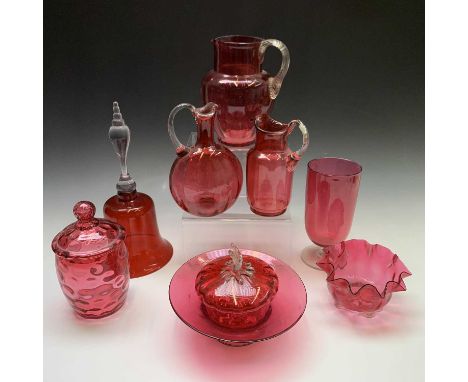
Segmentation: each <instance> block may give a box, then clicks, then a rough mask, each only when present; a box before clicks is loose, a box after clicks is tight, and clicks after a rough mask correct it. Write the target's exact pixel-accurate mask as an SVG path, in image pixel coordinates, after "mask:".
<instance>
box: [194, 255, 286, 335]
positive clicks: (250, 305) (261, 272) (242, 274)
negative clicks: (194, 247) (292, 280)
mask: <svg viewBox="0 0 468 382" xmlns="http://www.w3.org/2000/svg"><path fill="white" fill-rule="evenodd" d="M195 289H196V291H197V293H198V295H199V296H200V298H201V301H202V305H203V310H204V312H205V314H206V315H207V316H208V318H210V319H211V320H212V321H213V322H214V323H216V324H218V325H221V326H224V327H227V328H231V329H246V328H251V327H253V326H255V325H258V324H259V323H261V322H262V321H263V320H264V319H266V318H267V315H268V313H269V311H270V307H271V302H272V300H273V298H274V297H275V295H276V292H277V291H278V276H277V275H276V272H275V271H274V269H273V268H272V267H271V266H270V265H269V264H267V263H266V262H264V261H263V260H261V259H258V258H256V257H253V256H249V255H243V254H242V251H240V250H239V249H238V248H237V247H235V246H232V247H231V249H230V250H229V256H225V257H220V258H218V259H216V260H213V261H211V262H210V263H208V264H206V265H205V266H204V267H203V269H202V270H201V271H200V272H199V273H198V275H197V278H196V281H195Z"/></svg>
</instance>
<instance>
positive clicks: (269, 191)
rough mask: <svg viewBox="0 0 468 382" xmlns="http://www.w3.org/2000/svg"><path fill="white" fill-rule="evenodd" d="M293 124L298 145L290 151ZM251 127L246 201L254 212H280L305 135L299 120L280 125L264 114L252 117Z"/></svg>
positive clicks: (288, 194)
mask: <svg viewBox="0 0 468 382" xmlns="http://www.w3.org/2000/svg"><path fill="white" fill-rule="evenodd" d="M296 126H297V127H299V129H300V130H301V132H302V147H301V148H300V149H299V150H297V151H294V152H292V151H291V149H290V148H289V146H288V142H287V138H288V136H289V134H291V133H292V131H293V130H294V128H295V127H296ZM255 127H256V129H257V139H256V141H255V146H254V147H253V148H252V149H250V150H249V152H248V153H247V200H248V201H249V205H250V209H251V210H252V212H254V213H256V214H257V215H263V216H277V215H281V214H282V213H284V212H285V211H286V209H287V208H288V204H289V200H290V199H291V189H292V180H293V174H294V170H295V168H296V165H297V164H298V163H299V160H300V159H301V156H302V155H303V154H304V152H305V151H306V150H307V147H308V146H309V134H308V132H307V128H306V127H305V125H304V124H303V123H302V122H301V121H299V120H293V121H291V122H289V123H287V124H284V123H280V122H277V121H275V120H274V119H273V118H271V117H269V116H268V115H266V114H263V115H260V116H258V117H257V118H256V119H255Z"/></svg>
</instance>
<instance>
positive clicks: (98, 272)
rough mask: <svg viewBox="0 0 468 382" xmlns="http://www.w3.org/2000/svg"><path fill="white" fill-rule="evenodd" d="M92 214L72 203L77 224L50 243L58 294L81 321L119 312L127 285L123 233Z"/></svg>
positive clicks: (83, 204) (84, 205)
mask: <svg viewBox="0 0 468 382" xmlns="http://www.w3.org/2000/svg"><path fill="white" fill-rule="evenodd" d="M95 211H96V208H95V207H94V204H92V203H91V202H85V201H83V202H78V203H76V205H75V206H74V208H73V213H74V214H75V216H76V218H77V219H78V221H77V222H76V223H72V224H70V225H69V226H67V227H65V228H64V229H63V231H61V232H60V233H58V234H57V235H56V236H55V238H54V240H53V241H52V249H53V251H54V252H55V265H56V269H57V277H58V280H59V283H60V286H61V288H62V291H63V293H64V294H65V297H66V298H67V300H68V302H69V303H70V304H71V306H72V307H73V309H74V310H75V312H76V313H77V314H78V315H80V316H82V317H84V318H102V317H106V316H108V315H110V314H112V313H114V312H116V311H117V310H119V309H120V308H121V307H122V305H123V304H124V302H125V299H126V296H127V290H128V282H129V273H128V255H127V248H126V247H125V243H124V239H125V230H124V228H123V227H122V226H120V225H119V224H116V223H113V222H110V221H108V220H104V219H96V218H95V217H94V213H95Z"/></svg>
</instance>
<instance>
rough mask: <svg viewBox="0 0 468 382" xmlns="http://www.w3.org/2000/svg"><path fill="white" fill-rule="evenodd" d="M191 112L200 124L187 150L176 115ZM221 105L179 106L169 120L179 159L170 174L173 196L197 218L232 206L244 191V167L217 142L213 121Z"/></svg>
mask: <svg viewBox="0 0 468 382" xmlns="http://www.w3.org/2000/svg"><path fill="white" fill-rule="evenodd" d="M182 109H189V110H190V111H191V112H192V115H193V117H194V118H195V123H196V125H197V141H196V143H195V145H193V146H191V147H186V146H185V145H183V144H182V143H181V142H180V141H179V139H178V138H177V136H176V134H175V131H174V118H175V115H176V114H177V113H178V112H179V111H180V110H182ZM217 111H218V106H217V105H216V104H214V103H208V104H206V105H205V106H203V107H200V108H195V107H194V106H193V105H190V104H187V103H183V104H180V105H177V106H176V107H175V108H174V109H173V110H172V111H171V113H170V115H169V120H168V130H169V136H170V138H171V140H172V143H173V144H174V147H175V149H176V154H177V156H178V158H177V159H176V160H175V161H174V163H173V165H172V168H171V172H170V175H169V183H170V189H171V193H172V196H173V198H174V200H175V201H176V203H177V204H178V205H179V206H180V207H181V208H182V209H183V210H185V211H187V212H189V213H191V214H192V215H196V216H215V215H218V214H220V213H222V212H224V211H226V210H227V209H228V208H229V207H231V206H232V205H233V204H234V202H235V201H236V199H237V197H238V196H239V192H240V190H241V188H242V180H243V179H242V177H243V176H242V166H241V164H240V162H239V159H237V157H236V156H235V155H234V154H233V153H232V152H231V151H230V150H229V149H228V148H226V147H224V146H223V145H220V144H218V143H216V142H215V141H214V121H215V116H216V113H217Z"/></svg>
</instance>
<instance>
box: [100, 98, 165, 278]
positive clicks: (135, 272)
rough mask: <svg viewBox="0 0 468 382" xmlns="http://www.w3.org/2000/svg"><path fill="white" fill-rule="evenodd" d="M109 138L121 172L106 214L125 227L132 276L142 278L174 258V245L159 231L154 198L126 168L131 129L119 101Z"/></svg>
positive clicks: (106, 216)
mask: <svg viewBox="0 0 468 382" xmlns="http://www.w3.org/2000/svg"><path fill="white" fill-rule="evenodd" d="M113 109H114V116H113V120H112V126H111V127H110V129H109V138H110V140H111V142H112V145H113V146H114V150H115V152H116V154H117V156H118V157H119V158H120V169H121V174H120V178H119V181H118V182H117V194H116V195H113V196H112V197H110V198H109V199H108V200H107V201H106V202H105V203H104V217H105V218H106V219H109V220H111V221H114V222H117V223H119V224H121V225H122V226H124V227H125V230H126V233H127V236H126V238H125V244H126V246H127V249H128V252H129V265H130V277H131V278H134V277H140V276H145V275H147V274H150V273H152V272H155V271H157V270H158V269H160V268H162V267H163V266H164V265H166V264H167V263H168V262H169V260H170V259H171V257H172V251H173V250H172V245H171V244H170V243H169V242H168V241H167V240H165V239H164V238H163V237H162V236H161V234H160V233H159V228H158V222H157V220H156V209H155V207H154V202H153V199H152V198H151V197H150V196H149V195H146V194H144V193H143V192H139V191H137V189H136V183H135V181H134V180H133V178H132V177H131V176H130V174H129V173H128V170H127V151H128V146H129V144H130V129H129V128H128V126H127V125H126V124H125V121H124V119H123V118H122V114H121V113H120V108H119V105H118V103H117V102H114V105H113Z"/></svg>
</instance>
